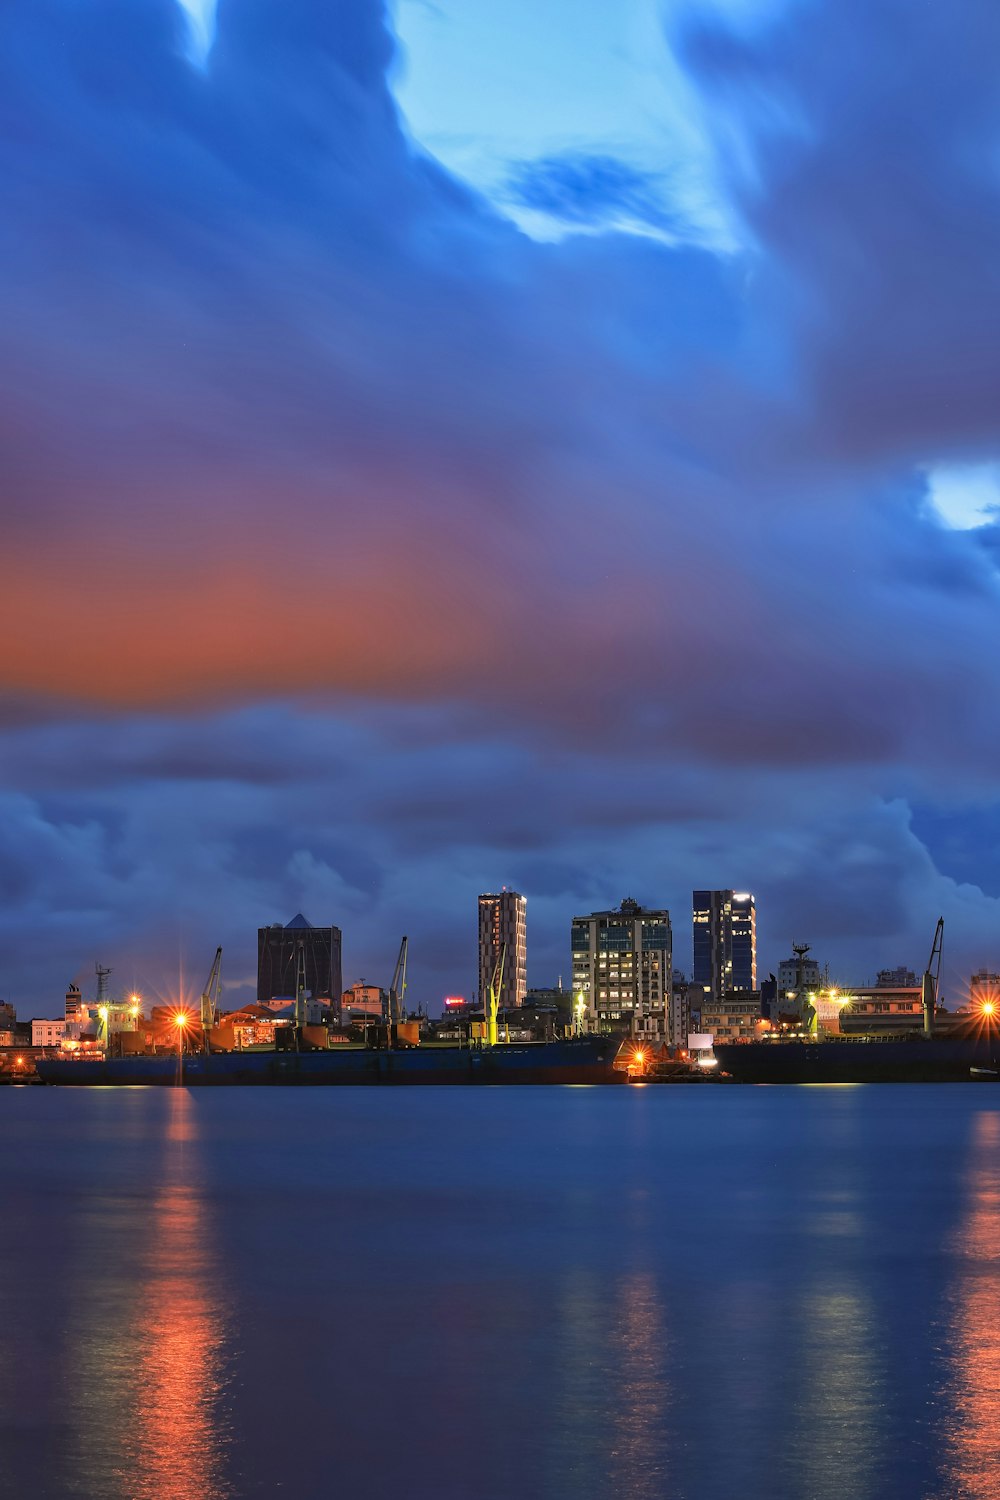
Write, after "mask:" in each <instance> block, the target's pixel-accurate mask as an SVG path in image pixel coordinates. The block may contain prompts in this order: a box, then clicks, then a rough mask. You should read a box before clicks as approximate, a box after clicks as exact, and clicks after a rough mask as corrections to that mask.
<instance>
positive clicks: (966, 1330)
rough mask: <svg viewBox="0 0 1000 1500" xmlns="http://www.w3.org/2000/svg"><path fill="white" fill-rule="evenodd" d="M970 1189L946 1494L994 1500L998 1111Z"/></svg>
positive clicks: (987, 1119) (999, 1482) (981, 1118)
mask: <svg viewBox="0 0 1000 1500" xmlns="http://www.w3.org/2000/svg"><path fill="white" fill-rule="evenodd" d="M968 1184H969V1211H968V1219H967V1221H966V1223H965V1225H964V1227H963V1229H962V1231H961V1234H960V1238H959V1242H958V1246H957V1250H958V1254H959V1256H960V1257H961V1260H962V1266H961V1272H960V1276H959V1281H958V1286H957V1288H956V1292H955V1296H954V1298H953V1309H954V1310H953V1313H952V1334H951V1339H952V1348H951V1352H952V1355H953V1358H954V1361H955V1375H954V1388H953V1391H952V1392H950V1393H949V1396H948V1401H949V1406H950V1407H951V1409H952V1412H953V1417H952V1419H951V1430H950V1434H949V1458H950V1466H949V1467H950V1473H949V1485H948V1491H947V1492H948V1494H949V1495H955V1496H959V1495H960V1496H967V1497H969V1500H995V1497H996V1495H997V1493H998V1487H1000V1114H997V1113H996V1112H995V1111H986V1110H984V1111H982V1112H981V1113H980V1114H979V1115H978V1116H977V1118H976V1125H975V1140H974V1145H973V1155H972V1162H971V1165H970V1170H969V1178H968Z"/></svg>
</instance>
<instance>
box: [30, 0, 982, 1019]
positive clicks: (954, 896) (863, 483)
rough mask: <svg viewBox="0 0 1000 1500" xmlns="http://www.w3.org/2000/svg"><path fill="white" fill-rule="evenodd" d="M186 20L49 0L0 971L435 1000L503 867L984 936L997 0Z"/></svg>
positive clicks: (906, 952) (767, 935) (676, 899)
mask: <svg viewBox="0 0 1000 1500" xmlns="http://www.w3.org/2000/svg"><path fill="white" fill-rule="evenodd" d="M189 19H190V18H188V20H189ZM197 20H198V23H199V25H200V26H201V28H202V29H201V30H200V31H197V30H195V31H192V30H191V29H190V26H189V25H188V23H187V21H186V20H185V17H184V15H183V12H182V11H181V9H180V7H179V6H178V4H177V3H176V0H133V3H130V4H129V5H127V6H123V5H121V3H120V0H15V3H14V4H13V5H11V6H10V7H8V14H7V17H6V21H7V23H8V37H7V41H6V43H5V48H4V50H3V56H2V57H0V99H3V100H4V101H5V110H4V112H3V114H2V115H0V167H2V170H3V173H4V181H5V184H6V200H5V201H6V212H5V217H4V223H3V224H2V225H0V255H2V257H3V263H4V267H5V271H6V275H5V277H4V279H3V282H2V284H0V296H2V297H3V298H4V306H3V310H2V312H3V316H2V319H0V329H2V333H0V380H2V382H3V394H4V403H3V411H4V416H3V418H2V421H0V447H2V453H3V459H4V475H5V479H4V487H3V492H2V506H3V508H2V524H3V538H2V540H3V544H4V555H5V558H6V560H7V564H8V567H7V575H6V576H7V582H6V585H5V590H4V593H3V599H2V603H0V609H2V611H3V627H4V629H5V632H6V635H5V638H6V639H7V640H8V641H9V642H11V643H12V644H11V647H10V649H9V650H8V652H7V653H6V656H5V659H4V661H3V663H2V664H0V672H2V679H0V704H2V707H3V720H2V725H0V752H2V753H0V802H2V812H3V818H2V824H0V827H2V832H0V890H2V892H3V896H4V901H3V905H2V910H0V932H2V935H3V941H4V952H5V955H6V969H5V970H4V972H2V973H0V993H5V994H9V995H10V996H11V998H13V999H14V1000H15V1001H16V1002H18V1003H21V1004H24V1005H25V1006H26V1007H28V1008H30V1009H31V1010H33V1011H34V1012H35V1013H38V1014H42V1013H44V1011H45V1009H46V1008H50V1009H51V1008H52V1007H53V1006H55V1008H56V1009H57V1008H58V1000H59V998H60V997H61V994H62V990H63V987H64V986H65V983H66V982H67V980H68V979H69V978H71V977H73V976H74V975H84V974H86V973H87V972H88V971H89V969H90V968H91V967H92V963H93V960H94V959H95V958H97V957H100V958H101V959H102V960H103V961H105V962H111V963H113V964H115V965H116V967H117V970H118V971H119V972H123V973H127V974H128V977H129V983H132V982H133V979H134V980H135V982H138V983H141V984H143V985H145V986H147V987H149V988H150V989H151V991H152V990H154V989H155V990H159V991H161V992H163V991H165V990H166V989H167V988H168V987H169V985H170V984H171V983H173V982H174V980H173V976H176V973H177V968H178V963H179V961H180V960H181V959H182V958H183V961H184V963H185V966H186V967H187V968H189V969H191V970H194V971H196V972H197V971H200V970H201V969H204V970H205V971H207V967H208V962H209V961H210V959H211V955H212V953H213V952H214V949H215V945H216V943H217V942H220V941H221V942H222V943H223V946H224V948H225V950H226V959H225V964H226V976H227V982H228V983H229V986H230V993H231V994H232V995H233V997H234V998H235V997H236V996H238V995H239V994H240V993H241V992H242V993H246V992H247V991H248V988H249V986H250V985H251V984H252V980H253V963H254V946H253V934H254V932H255V929H256V927H257V925H258V923H261V922H268V921H273V920H279V919H287V918H288V917H290V916H291V915H292V914H293V913H294V912H295V911H296V910H298V909H302V910H304V911H305V912H306V913H307V914H308V915H309V916H311V917H312V918H313V920H316V921H320V920H332V921H337V922H338V923H339V924H340V925H341V926H342V927H343V929H344V932H345V973H346V976H347V977H348V978H355V977H358V976H359V975H360V974H365V975H366V976H367V977H369V978H371V977H372V976H374V975H377V974H378V973H380V972H382V971H383V970H384V971H385V973H386V974H388V973H389V971H390V970H391V966H392V961H393V958H394V955H395V951H396V948H397V947H398V940H399V936H400V935H401V934H402V932H404V931H405V932H407V933H408V934H409V935H410V937H411V945H412V956H413V986H414V990H413V993H414V998H415V999H416V998H419V999H422V1000H425V1001H426V1002H427V1003H428V1004H430V1005H432V1006H434V1005H436V1003H437V1002H438V1000H439V998H440V996H441V995H443V994H444V993H449V992H456V991H461V990H463V989H468V988H469V987H470V984H471V976H472V975H473V973H474V969H475V954H474V945H475V897H476V895H477V894H478V892H479V890H481V889H487V888H492V887H494V886H497V885H501V884H508V885H513V886H517V887H519V888H521V889H523V890H525V892H526V894H527V895H528V898H529V974H530V978H531V980H532V982H533V983H548V982H550V981H551V980H553V979H554V978H555V977H556V976H557V975H558V974H559V973H560V972H565V971H566V969H567V952H566V947H567V934H568V928H569V919H570V917H571V916H572V915H573V914H574V912H577V911H586V910H590V909H594V908H597V907H602V906H605V905H608V904H610V903H613V902H616V901H618V900H620V899H621V898H622V896H624V895H626V894H631V895H633V896H635V897H636V898H637V899H639V900H643V901H647V902H650V903H656V904H666V905H668V906H670V907H671V909H672V910H673V912H674V918H675V930H676V947H677V959H678V962H679V964H680V965H681V966H682V967H684V966H685V965H687V964H688V963H689V962H690V926H689V907H688V903H689V900H690V891H691V889H692V888H694V887H704V886H716V885H718V886H724V887H727V886H735V887H737V888H744V889H745V888H749V889H753V890H754V891H755V893H756V894H757V896H758V902H759V908H760V924H761V956H762V961H763V963H764V964H765V965H766V966H767V967H773V966H774V965H775V964H776V963H777V962H778V960H779V959H780V958H781V957H782V956H784V955H785V953H786V952H787V949H788V946H789V944H790V943H791V941H792V940H793V939H794V940H803V941H806V940H808V941H811V942H812V944H813V948H814V951H816V953H817V954H818V956H819V957H820V958H821V959H823V960H826V959H829V961H830V964H831V972H832V973H833V974H834V975H835V977H836V978H837V979H838V980H840V981H841V982H846V983H849V982H852V981H859V980H861V979H863V978H865V977H869V976H871V975H873V974H874V972H875V970H876V969H877V968H879V967H882V966H883V965H890V966H892V965H895V964H896V963H901V962H902V963H907V964H909V965H910V966H912V967H919V966H920V964H922V963H923V961H924V958H925V956H926V950H927V949H928V948H929V945H930V937H931V934H932V933H933V928H934V923H935V921H936V919H937V916H938V915H939V914H940V913H942V912H943V913H944V914H945V917H946V923H947V933H946V968H949V970H950V976H951V977H950V982H951V983H953V985H955V986H956V987H960V985H961V983H962V980H963V976H965V975H967V974H968V972H969V971H970V970H971V969H972V968H978V967H980V966H981V965H983V964H988V965H992V966H993V967H994V968H996V967H1000V955H998V954H997V952H996V938H995V934H996V932H997V931H998V927H1000V923H998V917H1000V902H998V896H1000V893H998V891H997V889H996V879H995V856H994V851H993V842H992V838H991V834H990V830H991V829H992V828H994V827H995V826H996V818H997V809H998V808H1000V783H998V773H997V770H996V756H995V749H994V747H995V744H996V740H997V734H998V732H1000V723H998V720H1000V708H998V704H1000V693H998V687H1000V683H998V675H1000V673H998V668H997V665H996V660H995V652H994V649H993V642H994V641H995V639H996V636H997V626H998V623H1000V621H998V590H1000V581H998V575H997V566H998V558H1000V528H998V523H997V512H996V510H995V509H994V507H995V505H996V500H997V493H998V490H997V478H996V476H997V464H998V462H1000V433H998V431H997V413H996V405H995V391H996V389H997V388H998V384H1000V328H998V327H997V326H996V325H997V323H998V320H1000V312H998V304H997V299H996V296H995V279H996V270H995V268H996V265H997V263H998V254H1000V199H998V183H997V176H996V162H997V160H998V151H997V148H998V144H1000V107H998V104H997V97H996V89H995V79H994V76H993V74H994V65H993V61H992V59H993V58H994V57H995V55H996V50H997V44H998V43H1000V14H998V13H997V11H996V8H995V6H994V5H993V4H992V3H987V0H970V3H969V4H968V5H967V6H964V7H963V8H962V11H961V13H960V15H956V13H954V12H953V11H949V12H948V14H947V16H945V14H944V12H943V11H941V10H940V9H938V8H936V7H930V6H928V7H914V6H913V5H912V4H909V3H905V0H874V3H873V0H837V3H836V4H834V3H832V0H831V3H824V0H808V3H806V0H801V3H783V4H774V5H760V6H754V7H752V8H751V7H747V6H740V5H737V4H735V3H731V4H723V3H716V0H712V3H709V0H684V3H680V0H678V3H676V4H672V5H671V6H670V7H669V8H668V9H664V10H662V11H658V10H657V8H656V7H654V6H652V5H646V4H640V3H639V0H634V3H632V4H623V5H621V6H614V7H612V6H607V5H605V4H603V3H602V4H597V3H593V4H590V3H583V0H579V3H577V4H575V5H572V6H570V5H569V4H559V3H554V0H553V3H552V4H546V5H544V6H540V5H533V6H529V5H527V4H526V3H525V4H521V3H520V0H518V3H512V4H510V5H507V6H504V7H499V6H496V5H494V4H487V3H486V0H467V3H462V4H459V3H458V0H444V3H441V0H438V3H435V4H419V3H418V0H398V5H397V6H396V7H395V8H394V9H393V10H391V11H387V10H384V9H383V8H382V7H381V5H380V4H379V3H378V0H342V3H338V5H337V6H335V7H331V6H329V5H328V4H325V3H320V0H220V3H219V5H218V8H217V13H214V12H213V13H209V12H208V11H207V10H205V11H199V12H198V15H197ZM39 932H44V933H45V935H46V937H45V943H44V945H42V948H41V949H40V946H39V943H38V941H37V936H36V935H37V934H38V933H39Z"/></svg>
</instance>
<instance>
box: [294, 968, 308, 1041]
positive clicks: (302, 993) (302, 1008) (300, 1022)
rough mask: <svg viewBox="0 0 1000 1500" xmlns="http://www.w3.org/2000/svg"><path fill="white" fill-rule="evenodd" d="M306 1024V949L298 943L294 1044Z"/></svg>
mask: <svg viewBox="0 0 1000 1500" xmlns="http://www.w3.org/2000/svg"><path fill="white" fill-rule="evenodd" d="M305 1024H306V950H305V946H304V944H302V943H300V944H299V951H298V956H297V957H296V960H295V1036H296V1045H297V1044H298V1038H299V1037H301V1035H302V1028H303V1026H304V1025H305Z"/></svg>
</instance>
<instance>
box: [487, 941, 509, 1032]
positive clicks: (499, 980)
mask: <svg viewBox="0 0 1000 1500" xmlns="http://www.w3.org/2000/svg"><path fill="white" fill-rule="evenodd" d="M506 957H507V944H506V943H501V944H500V952H499V954H498V956H497V961H496V963H495V964H494V966H493V973H492V974H491V975H490V983H489V991H488V993H487V996H486V1044H487V1046H489V1047H495V1046H496V1045H497V1042H498V1041H499V1040H500V1038H499V1033H498V1026H497V1015H498V1012H499V1010H500V986H501V985H502V984H503V966H504V960H505V959H506Z"/></svg>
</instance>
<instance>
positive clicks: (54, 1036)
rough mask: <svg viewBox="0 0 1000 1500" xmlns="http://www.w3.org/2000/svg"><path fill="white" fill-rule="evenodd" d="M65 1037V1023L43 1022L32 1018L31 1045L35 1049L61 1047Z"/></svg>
mask: <svg viewBox="0 0 1000 1500" xmlns="http://www.w3.org/2000/svg"><path fill="white" fill-rule="evenodd" d="M65 1035H66V1022H65V1021H41V1020H37V1019H35V1018H32V1022H31V1045H32V1046H33V1047H61V1046H62V1042H63V1038H64V1037H65Z"/></svg>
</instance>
